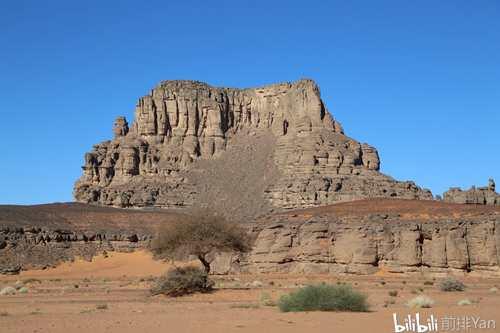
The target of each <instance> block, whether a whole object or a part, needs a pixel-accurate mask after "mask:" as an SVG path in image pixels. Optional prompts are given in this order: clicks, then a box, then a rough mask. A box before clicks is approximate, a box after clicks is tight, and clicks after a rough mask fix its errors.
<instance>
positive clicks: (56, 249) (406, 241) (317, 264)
mask: <svg viewBox="0 0 500 333" xmlns="http://www.w3.org/2000/svg"><path fill="white" fill-rule="evenodd" d="M179 217H180V215H179V214H176V213H172V212H170V211H169V210H163V209H158V210H137V209H133V210H132V209H117V208H110V207H97V206H93V205H82V204H69V205H68V204H56V205H43V206H28V207H23V206H17V207H15V206H0V274H15V273H16V272H19V270H20V269H30V268H43V267H48V266H53V265H57V264H58V263H60V262H62V261H69V260H73V259H74V258H75V257H83V258H87V259H91V258H92V257H93V256H94V255H97V254H99V253H102V252H104V251H107V252H109V251H127V252H128V251H133V250H135V249H144V248H148V247H149V243H150V240H151V239H152V238H153V237H154V234H155V232H156V230H157V228H158V226H159V224H160V223H169V222H172V221H176V220H177V219H179ZM243 225H244V226H245V227H246V228H247V229H248V231H249V233H251V234H252V239H255V243H254V245H253V249H252V251H251V252H250V253H249V254H247V255H237V254H231V253H222V254H216V255H214V256H213V260H214V261H213V265H212V266H213V272H214V273H217V274H225V273H229V272H239V271H242V272H253V273H256V272H262V273H270V272H281V273H324V274H336V273H348V274H371V273H374V272H379V271H381V272H384V273H385V272H394V273H453V272H457V273H460V274H463V273H464V272H471V273H473V274H481V275H484V276H486V275H493V276H500V207H498V206H485V205H460V204H451V203H445V202H439V201H427V200H425V201H422V200H390V199H370V200H362V201H355V202H346V203H340V204H335V205H330V206H323V207H319V208H309V209H305V210H298V211H297V210H294V211H288V212H282V213H277V214H271V215H268V216H266V217H263V218H262V219H259V220H257V221H256V222H254V223H244V224H243Z"/></svg>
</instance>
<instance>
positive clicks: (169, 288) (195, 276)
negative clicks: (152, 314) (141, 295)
mask: <svg viewBox="0 0 500 333" xmlns="http://www.w3.org/2000/svg"><path fill="white" fill-rule="evenodd" d="M212 286H213V282H212V281H210V280H209V279H208V274H207V272H206V271H204V270H202V269H200V268H198V267H193V266H187V267H178V268H174V269H171V270H170V271H168V272H167V274H166V275H165V276H162V277H160V278H159V279H158V280H157V282H156V284H155V285H154V286H153V288H152V289H151V293H152V294H153V295H158V294H164V295H168V296H172V297H178V296H183V295H187V294H193V293H196V292H201V293H204V292H209V291H211V290H212Z"/></svg>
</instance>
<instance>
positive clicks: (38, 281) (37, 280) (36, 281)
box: [23, 278, 42, 284]
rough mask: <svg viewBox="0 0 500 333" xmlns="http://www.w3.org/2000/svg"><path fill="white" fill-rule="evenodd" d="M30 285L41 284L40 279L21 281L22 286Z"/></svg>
mask: <svg viewBox="0 0 500 333" xmlns="http://www.w3.org/2000/svg"><path fill="white" fill-rule="evenodd" d="M30 283H38V284H40V283H42V280H40V279H35V278H28V279H24V280H23V284H30Z"/></svg>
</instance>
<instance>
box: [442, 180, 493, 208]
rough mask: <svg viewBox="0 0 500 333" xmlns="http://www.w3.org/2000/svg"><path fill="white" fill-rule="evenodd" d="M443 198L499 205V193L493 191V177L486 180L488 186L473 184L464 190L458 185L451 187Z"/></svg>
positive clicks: (464, 202) (445, 199) (456, 201)
mask: <svg viewBox="0 0 500 333" xmlns="http://www.w3.org/2000/svg"><path fill="white" fill-rule="evenodd" d="M443 200H444V201H446V202H454V203H460V204H476V205H498V206H500V194H498V193H497V192H496V191H495V181H494V180H493V179H490V180H489V181H488V186H485V187H477V188H476V187H475V186H473V187H471V188H470V189H469V190H466V191H463V190H462V189H460V188H458V187H452V188H450V189H449V190H448V191H447V192H445V193H444V194H443Z"/></svg>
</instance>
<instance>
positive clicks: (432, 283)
mask: <svg viewBox="0 0 500 333" xmlns="http://www.w3.org/2000/svg"><path fill="white" fill-rule="evenodd" d="M433 285H434V282H433V281H424V286H433Z"/></svg>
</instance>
